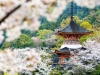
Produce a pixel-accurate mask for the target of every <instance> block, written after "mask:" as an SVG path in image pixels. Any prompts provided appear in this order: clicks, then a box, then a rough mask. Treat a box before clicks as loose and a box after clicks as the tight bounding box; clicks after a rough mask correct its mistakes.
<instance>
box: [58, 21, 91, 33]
mask: <svg viewBox="0 0 100 75" xmlns="http://www.w3.org/2000/svg"><path fill="white" fill-rule="evenodd" d="M59 31H60V32H69V33H71V32H72V33H73V32H76V33H77V32H78V33H83V32H90V31H88V30H86V29H84V28H82V27H81V26H80V25H77V24H76V23H75V22H74V21H73V20H71V21H70V23H69V25H67V26H65V27H64V28H63V29H61V30H59Z"/></svg>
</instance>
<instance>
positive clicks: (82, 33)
mask: <svg viewBox="0 0 100 75" xmlns="http://www.w3.org/2000/svg"><path fill="white" fill-rule="evenodd" d="M91 33H93V32H92V31H91V32H61V31H58V32H57V33H56V34H57V35H73V34H75V35H88V34H91Z"/></svg>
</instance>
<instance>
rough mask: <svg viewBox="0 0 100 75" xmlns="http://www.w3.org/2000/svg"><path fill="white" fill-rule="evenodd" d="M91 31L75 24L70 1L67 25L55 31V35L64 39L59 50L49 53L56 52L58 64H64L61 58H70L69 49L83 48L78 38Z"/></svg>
mask: <svg viewBox="0 0 100 75" xmlns="http://www.w3.org/2000/svg"><path fill="white" fill-rule="evenodd" d="M91 33H92V31H88V30H86V29H84V28H82V27H81V26H80V25H77V24H76V23H75V22H74V20H73V2H71V20H70V23H69V24H68V25H66V26H65V27H64V28H63V29H60V30H58V31H57V32H56V35H60V36H63V37H64V38H65V39H66V40H65V41H64V43H63V44H62V46H61V48H60V50H58V51H55V52H52V53H51V54H57V55H58V58H59V62H58V64H64V61H63V59H66V58H70V50H72V49H79V48H83V47H82V45H81V44H80V42H79V41H78V39H79V38H80V37H82V36H83V35H88V34H91Z"/></svg>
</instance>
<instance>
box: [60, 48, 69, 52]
mask: <svg viewBox="0 0 100 75" xmlns="http://www.w3.org/2000/svg"><path fill="white" fill-rule="evenodd" d="M60 52H70V51H69V48H67V47H64V48H61V49H60Z"/></svg>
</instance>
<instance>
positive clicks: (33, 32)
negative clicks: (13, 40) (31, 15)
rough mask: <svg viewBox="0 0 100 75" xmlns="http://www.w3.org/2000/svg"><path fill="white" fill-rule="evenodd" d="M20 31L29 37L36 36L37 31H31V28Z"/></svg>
mask: <svg viewBox="0 0 100 75" xmlns="http://www.w3.org/2000/svg"><path fill="white" fill-rule="evenodd" d="M21 33H22V34H26V35H28V36H30V37H33V36H36V34H37V31H31V30H26V29H22V30H21Z"/></svg>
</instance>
